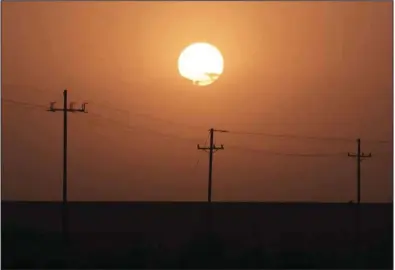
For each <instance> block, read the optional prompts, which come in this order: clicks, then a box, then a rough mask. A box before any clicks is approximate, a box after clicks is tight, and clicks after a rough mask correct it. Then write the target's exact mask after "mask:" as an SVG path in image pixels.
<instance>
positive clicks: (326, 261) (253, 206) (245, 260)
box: [2, 202, 393, 269]
mask: <svg viewBox="0 0 395 270" xmlns="http://www.w3.org/2000/svg"><path fill="white" fill-rule="evenodd" d="M67 212H68V220H69V222H68V224H69V233H68V235H67V237H66V238H64V237H63V235H62V233H61V230H60V228H61V216H62V215H61V213H62V211H61V205H60V204H59V203H21V202H3V203H2V226H3V230H2V239H3V240H2V247H3V248H2V259H3V260H2V262H3V265H2V267H4V268H174V267H175V268H181V267H182V268H343V269H344V268H358V269H360V268H365V269H366V268H376V269H378V268H388V269H390V268H392V254H393V253H392V239H393V238H392V233H393V224H392V204H366V205H365V204H364V205H361V206H360V207H358V206H357V205H353V204H291V203H286V204H285V203H284V204H280V203H277V204H275V203H214V204H212V205H208V204H204V203H70V204H69V206H68V211H67ZM358 232H359V233H358Z"/></svg>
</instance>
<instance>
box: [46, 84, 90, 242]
mask: <svg viewBox="0 0 395 270" xmlns="http://www.w3.org/2000/svg"><path fill="white" fill-rule="evenodd" d="M55 103H56V102H51V103H50V107H49V109H48V111H50V112H57V111H62V112H63V188H62V233H63V235H66V234H67V231H68V230H67V229H68V228H67V227H68V220H67V217H68V215H67V113H68V112H73V113H74V112H83V113H87V111H86V108H85V106H86V104H87V103H82V105H81V108H80V109H75V108H74V107H73V105H74V103H70V107H68V104H67V89H66V90H64V91H63V108H54V105H55Z"/></svg>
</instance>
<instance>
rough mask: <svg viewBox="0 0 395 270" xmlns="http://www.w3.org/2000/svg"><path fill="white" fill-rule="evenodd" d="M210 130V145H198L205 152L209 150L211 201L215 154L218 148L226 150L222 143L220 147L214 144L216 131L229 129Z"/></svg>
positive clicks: (209, 196) (208, 194)
mask: <svg viewBox="0 0 395 270" xmlns="http://www.w3.org/2000/svg"><path fill="white" fill-rule="evenodd" d="M209 132H210V146H209V147H201V146H200V145H199V144H198V145H197V149H198V150H203V151H205V152H207V151H208V152H209V167H208V193H207V197H208V198H207V200H208V202H209V203H211V188H212V173H213V154H214V152H217V151H218V150H224V146H223V145H222V144H221V146H220V147H217V146H215V145H214V132H228V131H227V130H216V129H213V128H211V129H210V130H209Z"/></svg>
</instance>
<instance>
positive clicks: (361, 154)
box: [348, 139, 372, 204]
mask: <svg viewBox="0 0 395 270" xmlns="http://www.w3.org/2000/svg"><path fill="white" fill-rule="evenodd" d="M348 156H349V157H355V158H356V161H357V203H358V204H359V203H361V162H362V160H363V158H370V157H372V154H371V153H369V154H367V155H365V154H364V153H361V139H357V153H356V154H350V153H348Z"/></svg>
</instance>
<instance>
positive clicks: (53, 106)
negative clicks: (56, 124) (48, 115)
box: [47, 102, 88, 113]
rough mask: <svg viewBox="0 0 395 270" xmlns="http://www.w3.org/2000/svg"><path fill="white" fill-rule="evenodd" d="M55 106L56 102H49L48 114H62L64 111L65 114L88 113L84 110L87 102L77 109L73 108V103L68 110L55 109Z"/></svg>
mask: <svg viewBox="0 0 395 270" xmlns="http://www.w3.org/2000/svg"><path fill="white" fill-rule="evenodd" d="M55 104H56V102H51V103H50V105H49V109H48V110H47V111H49V112H64V111H65V110H66V111H67V112H73V113H74V112H83V113H88V111H87V110H86V105H87V104H88V103H87V102H84V103H82V104H81V108H79V109H76V108H74V104H75V103H74V102H71V103H70V106H69V108H66V109H64V108H55Z"/></svg>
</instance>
